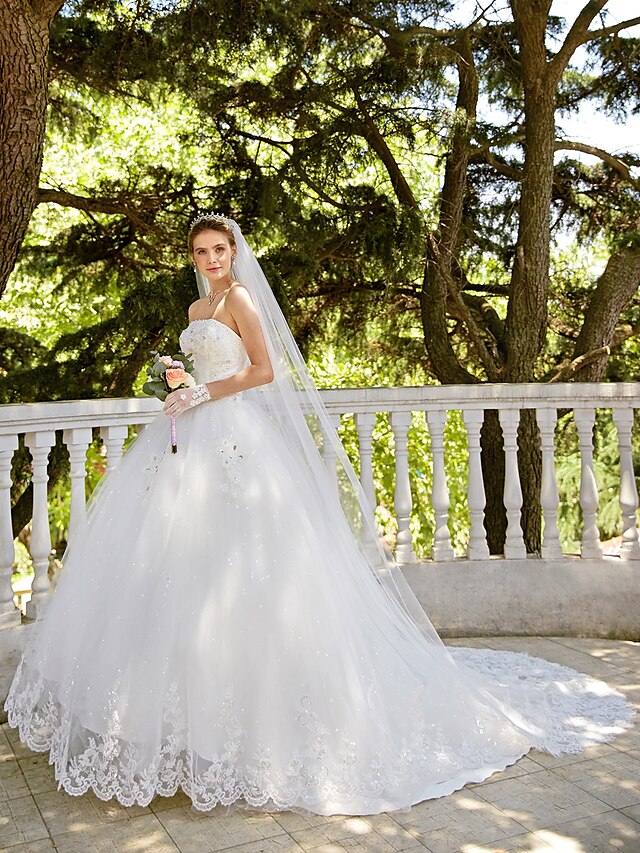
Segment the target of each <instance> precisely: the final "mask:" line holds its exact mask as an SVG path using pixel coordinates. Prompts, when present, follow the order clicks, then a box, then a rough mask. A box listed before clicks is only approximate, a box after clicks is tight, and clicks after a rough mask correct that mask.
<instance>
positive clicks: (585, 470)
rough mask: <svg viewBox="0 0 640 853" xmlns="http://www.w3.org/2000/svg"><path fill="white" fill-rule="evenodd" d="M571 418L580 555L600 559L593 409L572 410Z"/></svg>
mask: <svg viewBox="0 0 640 853" xmlns="http://www.w3.org/2000/svg"><path fill="white" fill-rule="evenodd" d="M573 417H574V420H575V422H576V426H577V428H578V436H579V439H580V506H581V507H582V520H583V527H582V547H581V549H580V555H581V556H582V557H585V558H595V559H600V558H601V557H602V547H601V545H600V534H599V532H598V523H597V519H596V516H597V512H598V485H597V483H596V475H595V471H594V468H593V423H594V419H595V410H594V409H574V412H573Z"/></svg>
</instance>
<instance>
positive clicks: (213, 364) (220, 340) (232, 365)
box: [180, 318, 247, 383]
mask: <svg viewBox="0 0 640 853" xmlns="http://www.w3.org/2000/svg"><path fill="white" fill-rule="evenodd" d="M180 349H181V350H182V352H184V353H186V354H191V355H192V356H193V367H194V378H195V380H196V382H198V383H201V382H213V381H214V380H216V379H225V378H226V377H227V376H233V374H234V373H237V372H238V371H239V370H241V369H242V368H243V367H244V366H245V364H246V361H247V353H246V350H245V348H244V344H243V343H242V338H240V337H239V336H238V335H236V333H235V332H234V331H233V329H231V328H229V326H227V325H225V324H224V323H221V322H220V321H219V320H214V319H213V318H210V319H206V320H192V321H191V322H190V323H189V325H188V326H187V328H186V329H185V330H184V331H183V332H182V334H181V335H180Z"/></svg>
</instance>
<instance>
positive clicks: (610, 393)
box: [0, 382, 640, 435]
mask: <svg viewBox="0 0 640 853" xmlns="http://www.w3.org/2000/svg"><path fill="white" fill-rule="evenodd" d="M321 394H322V398H323V400H324V402H325V404H326V405H327V408H328V409H329V410H330V411H332V412H352V413H355V414H357V413H358V412H383V411H391V410H393V411H420V410H423V409H465V410H470V409H492V408H494V409H498V408H508V409H534V408H536V407H544V408H572V409H575V408H594V407H595V408H610V407H612V406H624V407H625V408H628V407H633V408H636V407H637V408H640V383H638V382H576V383H566V382H565V383H560V382H559V383H555V384H545V385H543V384H536V383H528V384H527V383H522V384H507V383H504V384H492V383H478V384H474V385H423V386H419V387H397V386H396V387H392V388H382V387H374V388H330V389H325V390H323V391H321ZM161 405H162V404H161V403H160V401H159V400H156V399H155V398H153V397H118V398H101V399H99V400H64V401H54V402H41V403H19V404H10V405H1V406H0V435H15V434H16V433H23V432H33V431H38V430H43V429H48V430H51V429H79V428H83V427H92V426H96V425H99V426H109V425H111V424H113V425H115V424H123V423H136V424H144V423H148V422H149V421H151V420H153V418H154V417H155V416H156V414H157V413H158V411H159V410H160V408H161Z"/></svg>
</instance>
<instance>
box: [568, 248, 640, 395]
mask: <svg viewBox="0 0 640 853" xmlns="http://www.w3.org/2000/svg"><path fill="white" fill-rule="evenodd" d="M638 287H640V249H622V250H621V251H619V252H616V253H615V254H613V255H612V256H611V257H610V258H609V261H608V262H607V266H606V268H605V271H604V272H603V273H602V275H601V276H600V280H599V282H598V285H597V287H596V289H595V291H594V292H593V294H592V296H591V299H590V301H589V307H588V308H587V310H586V312H585V315H584V321H583V323H582V328H581V329H580V334H579V335H578V339H577V341H576V345H575V349H574V352H573V358H574V360H575V359H578V358H580V357H581V356H585V355H588V354H589V353H593V352H597V351H600V355H598V357H597V358H595V359H593V360H590V361H587V363H586V364H585V365H584V367H581V368H579V369H578V370H576V372H575V374H574V376H573V377H571V378H575V379H577V380H578V381H579V382H598V381H600V380H601V379H602V377H603V376H604V373H605V370H606V368H607V359H608V358H609V353H608V351H607V348H608V347H610V346H611V344H612V343H613V341H614V333H615V329H616V324H617V322H618V320H619V319H620V314H621V313H622V312H623V311H624V309H625V308H626V306H627V305H628V304H629V302H630V300H631V299H632V298H633V296H634V294H635V293H636V291H637V290H638Z"/></svg>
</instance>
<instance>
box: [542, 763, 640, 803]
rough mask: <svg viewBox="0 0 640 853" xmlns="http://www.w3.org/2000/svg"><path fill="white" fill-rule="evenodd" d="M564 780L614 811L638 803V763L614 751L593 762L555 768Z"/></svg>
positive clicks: (639, 795)
mask: <svg viewBox="0 0 640 853" xmlns="http://www.w3.org/2000/svg"><path fill="white" fill-rule="evenodd" d="M553 772H554V773H555V774H556V776H560V777H561V778H562V779H567V780H568V781H569V782H573V784H574V785H578V786H579V787H580V788H582V789H583V790H584V791H588V792H589V793H590V794H593V796H594V797H597V798H598V799H599V800H602V802H603V803H606V804H607V805H609V806H612V807H613V808H614V809H620V808H623V807H624V806H634V805H637V804H639V803H640V761H638V760H637V759H635V758H633V757H631V756H630V755H628V754H625V753H624V752H618V751H617V750H616V751H614V752H613V753H610V754H609V755H605V756H603V757H601V758H596V759H594V760H592V761H581V762H579V763H578V764H569V765H567V766H566V767H557V768H556V769H555V770H554V771H553Z"/></svg>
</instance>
